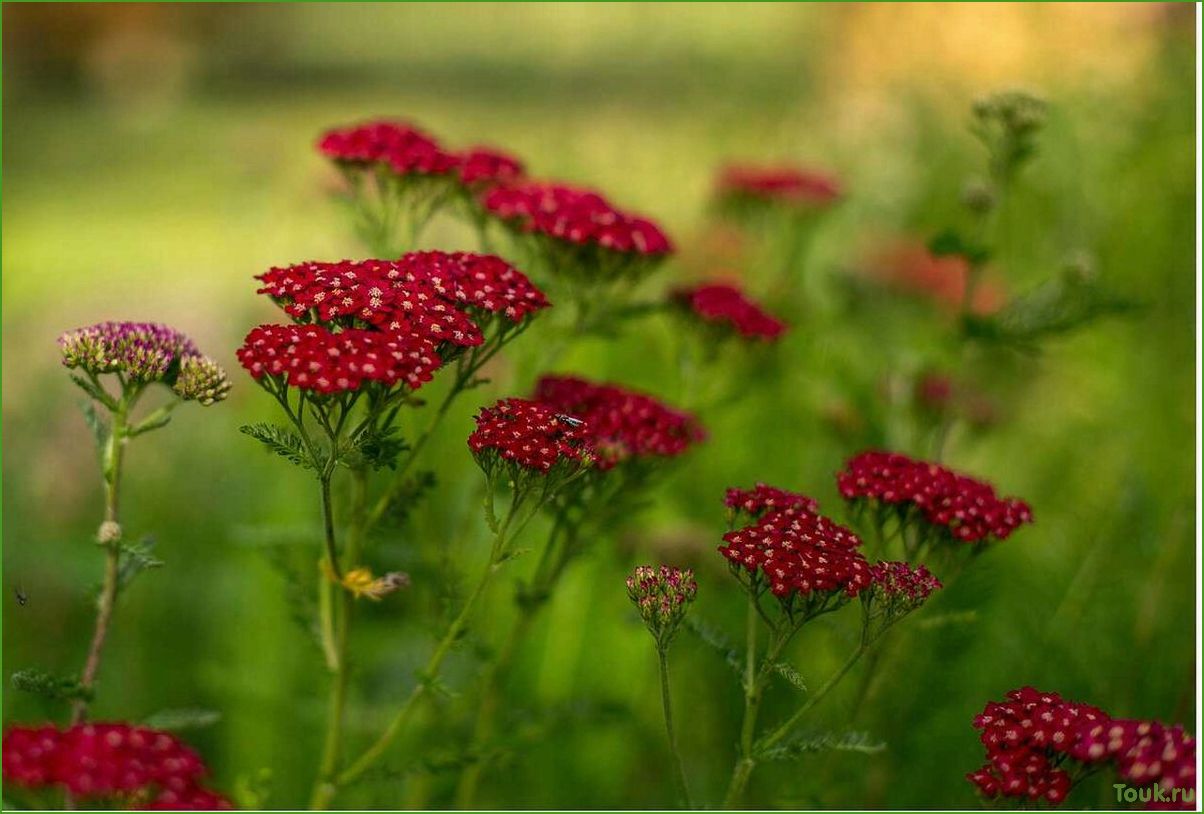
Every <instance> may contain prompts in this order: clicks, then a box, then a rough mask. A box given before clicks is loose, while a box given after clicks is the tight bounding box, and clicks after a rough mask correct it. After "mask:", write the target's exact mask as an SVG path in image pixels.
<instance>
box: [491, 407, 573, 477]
mask: <svg viewBox="0 0 1204 814" xmlns="http://www.w3.org/2000/svg"><path fill="white" fill-rule="evenodd" d="M476 422H477V428H476V430H475V431H474V432H473V433H472V435H470V436H468V448H469V449H470V450H472V454H473V455H474V456H475V457H476V458H477V460H478V462H481V463H482V466H483V467H484V468H486V469H487V471H488V468H489V466H488V464H489V463H490V462H491V461H490V459H492V458H493V457H494V456H497V457H500V458H501V459H502V460H504V461H509V462H512V463H514V464H516V465H518V466H520V467H522V468H524V469H529V470H533V471H535V472H540V473H546V472H548V471H550V470H551V469H552V468H553V467H555V466H556V465H557V464H560V463H566V464H569V465H571V466H583V465H588V464H590V463H592V461H593V459H594V446H593V435H592V433H591V432H590V430H589V428H588V425H587V424H585V422H583V421H582V420H580V419H578V418H575V417H573V416H566V415H563V414H561V413H559V412H558V411H557V410H555V409H554V408H552V407H549V406H547V405H545V404H540V403H538V402H535V401H529V400H527V399H518V398H509V399H502V400H501V401H499V402H498V403H497V404H495V405H493V406H492V407H485V408H483V409H482V410H481V411H480V412H479V413H478V414H477V416H476Z"/></svg>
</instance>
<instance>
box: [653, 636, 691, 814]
mask: <svg viewBox="0 0 1204 814" xmlns="http://www.w3.org/2000/svg"><path fill="white" fill-rule="evenodd" d="M656 654H657V656H658V660H659V661H660V673H661V704H662V705H663V706H664V708H665V734H666V735H668V737H669V754H670V755H672V757H673V774H674V780H675V781H676V783H677V793H678V796H679V797H680V798H681V805H682V806H683V807H685V808H693V807H694V804H693V803H692V802H691V801H690V786H689V784H688V783H687V782H686V770H685V767H683V766H682V763H681V752H680V751H679V750H678V748H677V734H676V733H675V732H674V730H673V702H672V699H671V697H670V693H669V657H668V648H667V647H663V646H660V645H659V644H658V645H657V648H656Z"/></svg>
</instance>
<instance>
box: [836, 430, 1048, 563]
mask: <svg viewBox="0 0 1204 814" xmlns="http://www.w3.org/2000/svg"><path fill="white" fill-rule="evenodd" d="M836 482H837V486H838V487H839V488H840V493H841V495H842V496H843V497H844V498H845V499H846V500H849V501H861V500H876V501H880V502H881V503H883V504H887V505H892V506H897V507H900V508H903V509H907V508H910V507H915V508H916V509H918V510H919V512H920V513H921V514H922V515H923V517H924V519H925V520H926V521H927V522H928V523H929V524H931V525H932V526H934V527H939V528H942V529H945V530H947V531H948V533H949V534H950V535H951V536H952V537H953V538H954V539H956V540H961V541H963V542H971V543H973V542H979V541H981V540H986V539H989V538H993V539H996V540H1004V539H1006V538H1007V537H1008V536H1010V535H1011V533H1012V532H1014V531H1015V530H1016V529H1017V528H1019V527H1020V526H1022V525H1023V524H1025V523H1031V522H1032V520H1033V512H1032V509H1031V508H1030V507H1029V505H1028V504H1027V503H1025V502H1024V501H1023V500H1019V499H1017V498H1001V497H999V496H998V495H997V494H996V493H995V489H994V487H992V486H991V485H990V484H989V483H985V482H983V481H980V480H976V479H974V478H971V477H969V476H967V475H962V474H959V473H957V472H954V471H953V470H951V469H948V468H946V467H944V466H941V465H940V464H936V463H929V462H927V461H919V460H915V459H913V458H909V457H907V456H906V455H901V454H898V453H893V452H876V451H871V452H863V453H861V454H860V455H857V456H856V457H854V458H852V459H851V460H849V461H848V463H847V464H846V465H845V469H844V471H842V472H840V473H839V474H838V475H837V477H836Z"/></svg>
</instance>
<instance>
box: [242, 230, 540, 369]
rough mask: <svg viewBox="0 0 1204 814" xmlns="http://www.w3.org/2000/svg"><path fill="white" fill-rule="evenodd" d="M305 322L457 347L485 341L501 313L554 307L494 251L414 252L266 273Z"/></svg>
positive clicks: (268, 284) (272, 292)
mask: <svg viewBox="0 0 1204 814" xmlns="http://www.w3.org/2000/svg"><path fill="white" fill-rule="evenodd" d="M258 279H259V280H261V281H262V282H263V286H262V287H261V288H260V289H259V292H258V293H260V294H267V295H268V296H269V297H271V298H272V299H273V300H274V301H276V302H277V303H278V304H279V305H280V306H281V307H282V308H283V309H284V311H285V313H287V314H288V315H289V316H291V317H292V318H293V319H295V320H297V321H298V322H303V323H304V322H319V323H323V324H326V325H328V326H331V327H335V326H337V327H361V328H375V329H377V330H381V331H388V332H391V333H405V334H410V335H413V336H416V337H421V338H425V339H429V340H430V341H432V342H434V343H436V344H438V345H443V346H445V347H448V348H449V349H452V350H454V348H457V347H461V348H462V347H472V346H475V345H479V344H481V343H482V342H483V341H484V338H483V336H482V332H481V326H483V325H484V324H485V323H487V322H489V320H490V319H491V318H492V317H493V316H494V315H499V316H501V317H503V318H504V319H505V320H507V321H509V322H510V323H513V324H517V323H519V322H522V321H523V320H525V319H526V318H528V317H529V316H530V315H532V314H534V313H536V312H537V311H539V310H542V309H543V308H546V307H548V300H547V298H546V297H545V296H544V294H543V292H542V291H540V290H539V289H538V288H537V287H536V286H535V285H534V284H533V283H532V282H531V281H530V280H529V279H527V277H526V275H524V274H523V273H522V272H520V271H519V270H518V269H516V268H514V267H513V266H511V265H510V264H509V263H507V262H506V261H505V260H503V259H501V258H500V257H496V256H494V255H485V254H473V253H471V252H439V251H428V252H411V253H410V254H407V255H404V256H403V257H401V258H400V259H399V260H360V261H350V260H344V261H341V262H336V263H319V262H309V263H299V264H297V265H293V266H286V267H280V268H272V269H269V270H268V271H267V272H265V273H264V274H262V275H260V276H259V277H258Z"/></svg>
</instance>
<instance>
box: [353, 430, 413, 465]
mask: <svg viewBox="0 0 1204 814" xmlns="http://www.w3.org/2000/svg"><path fill="white" fill-rule="evenodd" d="M409 448H410V447H409V444H407V443H406V441H405V439H403V438H402V437H401V436H400V434H399V433H398V430H397V428H396V427H388V428H386V429H384V430H380V431H376V432H365V433H364V434H363V435H361V436H360V437H359V438H358V439H357V440H356V442H355V443H353V444H351V445H349V446H347V447H345V448H344V449H342V450H340V451H339V462H340V463H341V464H343V465H344V466H347V467H349V468H351V469H363V468H371V469H373V470H377V471H379V470H381V469H396V468H397V459H398V458H400V457H401V453H403V452H405V451H406V450H407V449H409Z"/></svg>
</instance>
